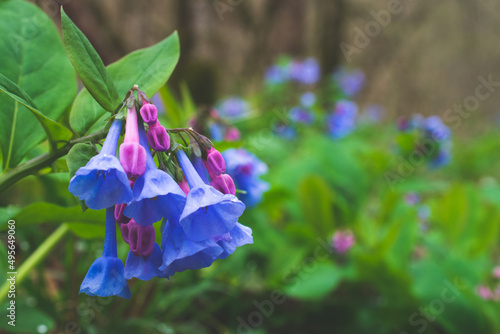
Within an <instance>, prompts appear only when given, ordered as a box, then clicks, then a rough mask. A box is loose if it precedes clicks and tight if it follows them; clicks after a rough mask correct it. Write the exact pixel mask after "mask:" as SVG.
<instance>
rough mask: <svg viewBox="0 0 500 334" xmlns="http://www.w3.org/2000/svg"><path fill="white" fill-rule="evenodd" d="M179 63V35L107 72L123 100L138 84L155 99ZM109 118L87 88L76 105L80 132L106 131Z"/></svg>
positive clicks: (74, 111)
mask: <svg viewBox="0 0 500 334" xmlns="http://www.w3.org/2000/svg"><path fill="white" fill-rule="evenodd" d="M178 60H179V37H178V35H177V33H176V32H175V33H173V34H172V35H170V36H169V37H168V38H166V39H165V40H163V41H161V42H160V43H158V44H156V45H153V46H151V47H149V48H145V49H140V50H137V51H134V52H132V53H130V54H128V55H127V56H125V57H124V58H122V59H120V60H118V61H117V62H115V63H113V64H111V65H109V66H108V67H107V69H108V72H109V74H110V75H111V78H112V79H113V81H114V83H115V85H116V87H117V89H118V95H119V96H120V97H125V95H126V93H127V91H128V90H129V89H130V88H132V87H133V86H134V85H136V84H137V85H138V86H139V89H141V90H142V91H143V92H145V93H146V94H147V95H148V96H149V97H151V96H153V94H154V93H156V92H157V91H158V90H159V89H160V87H162V86H163V85H165V83H166V81H167V80H168V78H169V77H170V75H171V74H172V72H173V70H174V67H175V65H176V64H177V61H178ZM115 107H117V105H115ZM107 117H108V115H106V111H105V110H104V109H103V108H101V107H100V106H99V104H98V103H97V102H96V101H94V100H93V99H92V96H91V95H90V94H89V91H88V90H86V89H83V90H82V91H81V92H80V94H79V95H78V96H77V98H76V100H75V102H74V104H73V108H72V110H71V115H70V124H71V127H72V129H73V130H74V131H75V132H76V133H78V134H79V135H81V136H83V135H85V134H86V133H90V132H92V130H94V128H93V127H96V128H99V127H101V128H102V127H103V126H104V120H105V119H106V118H107Z"/></svg>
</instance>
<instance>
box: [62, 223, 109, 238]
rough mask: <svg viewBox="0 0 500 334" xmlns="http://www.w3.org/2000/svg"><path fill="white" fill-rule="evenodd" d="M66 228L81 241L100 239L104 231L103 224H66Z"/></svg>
mask: <svg viewBox="0 0 500 334" xmlns="http://www.w3.org/2000/svg"><path fill="white" fill-rule="evenodd" d="M68 228H69V229H70V230H71V232H73V233H74V234H75V235H77V236H78V237H80V238H83V239H102V238H104V231H105V229H106V228H105V224H104V222H102V223H101V224H89V223H68Z"/></svg>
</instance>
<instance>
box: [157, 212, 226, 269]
mask: <svg viewBox="0 0 500 334" xmlns="http://www.w3.org/2000/svg"><path fill="white" fill-rule="evenodd" d="M161 247H162V249H163V263H162V265H161V266H160V270H161V272H162V273H163V275H164V276H166V277H168V276H172V275H173V274H175V273H176V272H181V271H185V270H187V269H191V270H195V269H201V268H206V267H209V266H210V265H211V264H212V263H213V262H214V261H215V260H217V258H218V256H220V255H221V254H222V253H223V252H224V249H223V248H222V247H221V246H219V245H218V244H217V242H216V241H215V240H214V239H213V238H207V239H204V240H199V241H194V240H191V239H190V238H189V237H188V236H187V235H186V233H184V230H183V228H182V227H181V225H180V224H179V222H178V217H177V218H175V217H170V218H169V220H168V221H167V223H166V224H165V227H164V229H163V234H162V246H161Z"/></svg>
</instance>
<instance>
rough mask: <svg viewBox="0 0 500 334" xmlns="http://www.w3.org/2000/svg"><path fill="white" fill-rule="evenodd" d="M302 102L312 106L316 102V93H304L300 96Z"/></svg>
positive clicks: (305, 105) (307, 106)
mask: <svg viewBox="0 0 500 334" xmlns="http://www.w3.org/2000/svg"><path fill="white" fill-rule="evenodd" d="M300 103H301V104H302V105H303V106H304V107H306V108H310V107H312V106H313V105H314V104H315V103H316V95H314V93H312V92H307V93H304V94H302V95H301V96H300Z"/></svg>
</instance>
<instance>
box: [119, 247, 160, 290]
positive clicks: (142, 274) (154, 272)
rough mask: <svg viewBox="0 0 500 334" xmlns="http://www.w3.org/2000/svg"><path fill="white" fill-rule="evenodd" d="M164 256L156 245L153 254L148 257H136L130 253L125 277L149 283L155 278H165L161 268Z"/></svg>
mask: <svg viewBox="0 0 500 334" xmlns="http://www.w3.org/2000/svg"><path fill="white" fill-rule="evenodd" d="M162 258H163V254H162V252H161V249H160V246H158V244H156V243H155V244H154V248H153V252H152V253H151V254H150V255H148V256H136V255H134V253H133V252H132V251H129V253H128V256H127V261H126V262H125V271H124V275H125V278H126V279H131V278H133V277H136V278H138V279H140V280H143V281H149V280H150V279H152V278H153V277H163V275H162V273H161V271H160V269H159V268H160V266H161V264H162Z"/></svg>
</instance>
